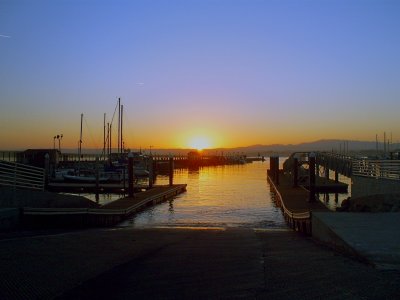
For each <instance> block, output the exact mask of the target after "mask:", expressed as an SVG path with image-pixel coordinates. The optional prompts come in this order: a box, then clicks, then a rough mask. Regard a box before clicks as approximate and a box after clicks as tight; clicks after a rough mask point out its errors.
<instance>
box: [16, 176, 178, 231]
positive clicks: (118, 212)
mask: <svg viewBox="0 0 400 300" xmlns="http://www.w3.org/2000/svg"><path fill="white" fill-rule="evenodd" d="M185 191H186V184H176V185H171V186H154V187H153V188H152V189H149V190H147V191H144V192H140V193H136V194H134V196H133V197H124V198H121V199H118V200H116V201H113V202H111V203H108V204H106V205H103V206H101V207H99V208H24V209H23V211H22V218H23V224H24V227H28V228H32V227H46V228H48V227H75V228H82V227H94V226H100V227H101V226H112V225H115V224H117V223H119V222H121V221H123V220H124V219H126V218H127V217H129V216H130V215H132V214H133V213H135V212H137V211H139V210H142V209H144V208H145V207H147V206H150V205H153V204H156V203H161V202H163V201H166V200H169V199H172V198H174V197H175V196H177V195H178V194H180V193H183V192H185Z"/></svg>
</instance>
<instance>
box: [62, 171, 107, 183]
mask: <svg viewBox="0 0 400 300" xmlns="http://www.w3.org/2000/svg"><path fill="white" fill-rule="evenodd" d="M63 178H64V181H67V182H81V183H96V176H95V175H94V174H93V173H91V172H90V173H88V172H80V173H79V174H71V173H70V174H63ZM98 180H99V182H107V181H109V180H110V176H107V175H100V176H99V179H98Z"/></svg>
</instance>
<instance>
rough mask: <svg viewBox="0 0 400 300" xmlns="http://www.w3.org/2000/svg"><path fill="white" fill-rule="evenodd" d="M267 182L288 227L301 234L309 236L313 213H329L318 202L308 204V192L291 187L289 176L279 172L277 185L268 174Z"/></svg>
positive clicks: (300, 188) (281, 171) (300, 187)
mask: <svg viewBox="0 0 400 300" xmlns="http://www.w3.org/2000/svg"><path fill="white" fill-rule="evenodd" d="M268 181H269V183H270V185H271V188H272V190H273V192H275V194H276V197H275V200H276V204H277V205H278V206H279V207H280V208H281V209H282V213H283V215H284V218H285V220H286V222H287V223H288V225H289V226H290V227H291V228H292V229H294V230H296V231H299V232H301V233H304V234H307V235H310V234H311V226H312V224H311V214H312V212H313V211H329V209H328V208H327V207H326V206H325V205H324V204H323V203H321V202H320V201H314V202H309V191H308V190H307V189H305V188H304V187H302V186H297V187H293V182H292V179H291V177H290V176H289V175H287V174H284V173H283V170H279V184H277V183H276V182H274V180H273V179H272V176H270V174H268Z"/></svg>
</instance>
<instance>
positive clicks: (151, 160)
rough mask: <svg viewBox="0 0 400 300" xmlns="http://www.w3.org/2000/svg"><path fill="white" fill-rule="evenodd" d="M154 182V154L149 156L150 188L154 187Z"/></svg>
mask: <svg viewBox="0 0 400 300" xmlns="http://www.w3.org/2000/svg"><path fill="white" fill-rule="evenodd" d="M153 182H154V168H153V156H152V155H150V157H149V189H151V188H152V187H153Z"/></svg>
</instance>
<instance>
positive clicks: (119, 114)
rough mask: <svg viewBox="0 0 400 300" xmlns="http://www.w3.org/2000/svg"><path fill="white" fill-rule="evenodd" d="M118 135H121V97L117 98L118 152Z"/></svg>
mask: <svg viewBox="0 0 400 300" xmlns="http://www.w3.org/2000/svg"><path fill="white" fill-rule="evenodd" d="M120 135H121V98H118V151H117V152H118V154H119V153H120V151H119V150H120Z"/></svg>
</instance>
